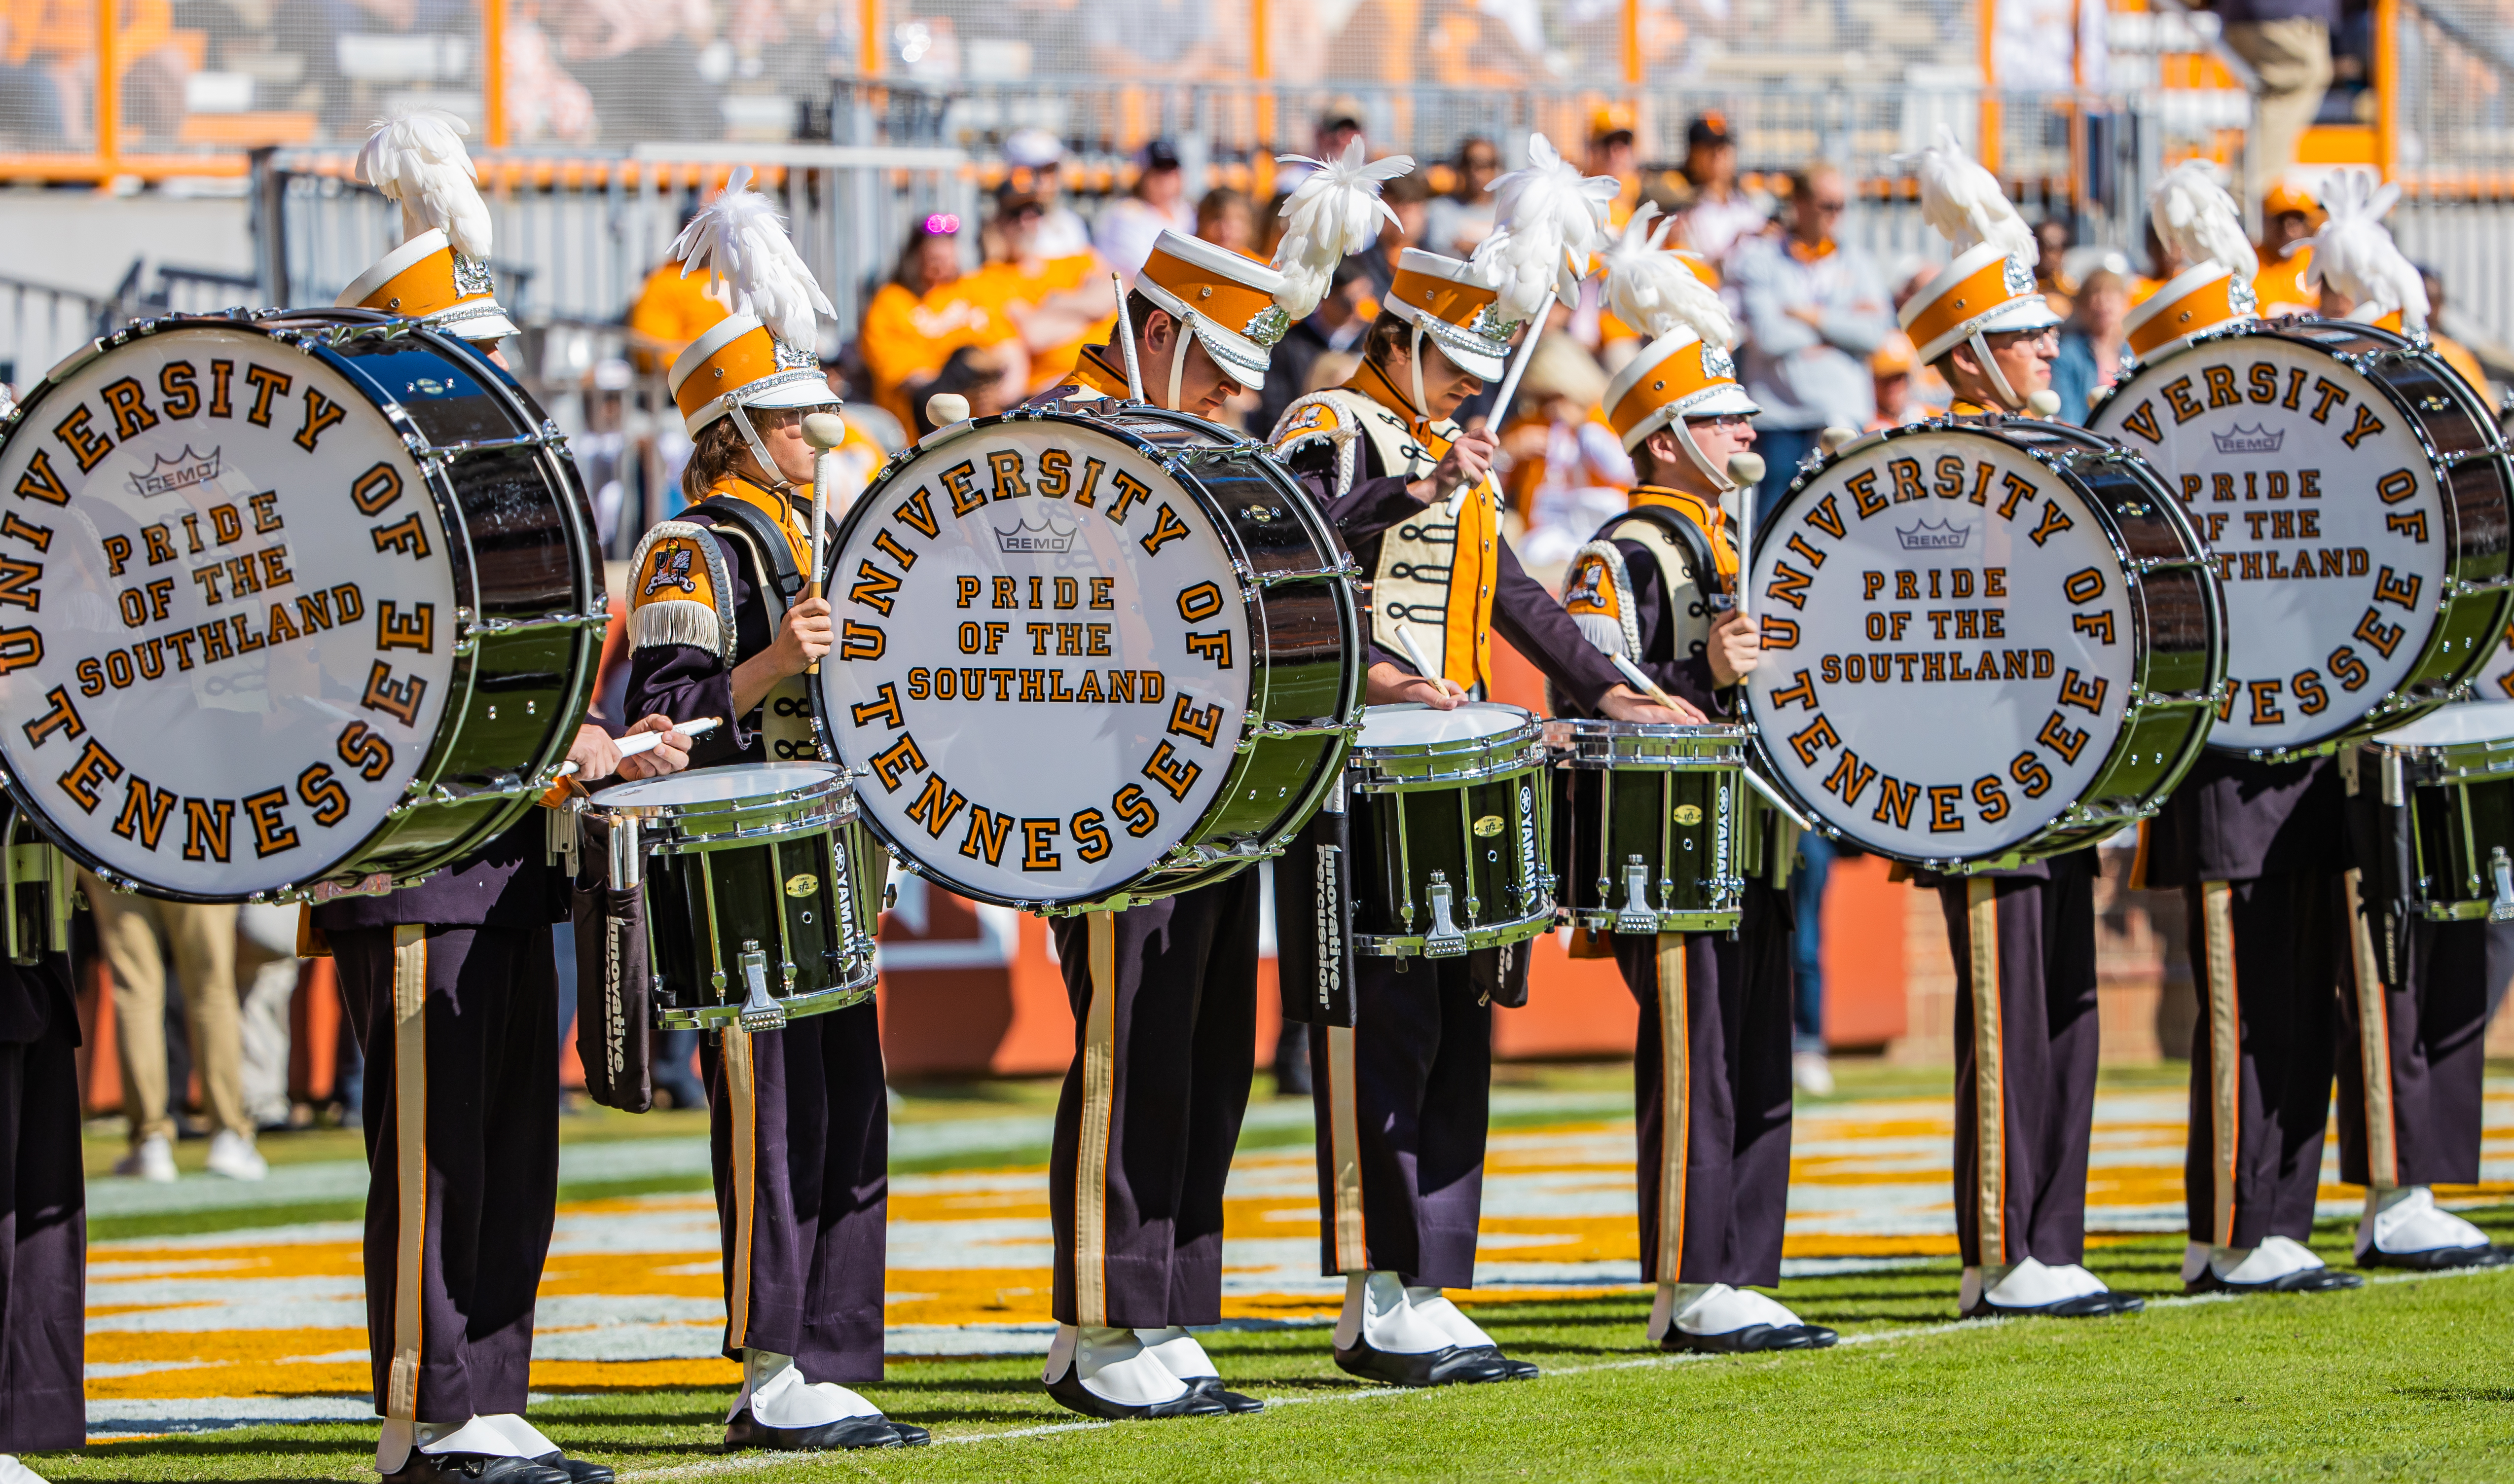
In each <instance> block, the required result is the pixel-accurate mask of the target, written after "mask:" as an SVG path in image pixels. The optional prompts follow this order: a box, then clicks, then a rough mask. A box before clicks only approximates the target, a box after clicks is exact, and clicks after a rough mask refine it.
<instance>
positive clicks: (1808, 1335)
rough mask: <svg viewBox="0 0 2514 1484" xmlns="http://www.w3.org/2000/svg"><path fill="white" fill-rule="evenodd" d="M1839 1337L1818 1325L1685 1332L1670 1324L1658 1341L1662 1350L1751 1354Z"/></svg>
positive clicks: (1820, 1344) (1824, 1344) (1826, 1343)
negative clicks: (1718, 1331)
mask: <svg viewBox="0 0 2514 1484" xmlns="http://www.w3.org/2000/svg"><path fill="white" fill-rule="evenodd" d="M1841 1339H1842V1334H1841V1332H1840V1331H1838V1330H1832V1329H1827V1328H1826V1327H1825V1326H1823V1325H1821V1324H1750V1325H1747V1326H1746V1327H1745V1328H1744V1329H1737V1330H1729V1331H1727V1332H1725V1333H1723V1334H1718V1335H1688V1334H1686V1333H1685V1332H1684V1331H1683V1329H1682V1328H1680V1327H1678V1326H1676V1325H1669V1326H1668V1330H1667V1334H1666V1336H1665V1337H1664V1338H1663V1339H1661V1340H1660V1341H1659V1343H1658V1347H1659V1348H1660V1349H1662V1350H1670V1351H1676V1352H1691V1353H1693V1354H1697V1355H1751V1354H1754V1353H1756V1352H1758V1351H1761V1350H1821V1349H1827V1348H1830V1347H1831V1346H1832V1345H1833V1344H1835V1343H1836V1342H1838V1341H1840V1340H1841Z"/></svg>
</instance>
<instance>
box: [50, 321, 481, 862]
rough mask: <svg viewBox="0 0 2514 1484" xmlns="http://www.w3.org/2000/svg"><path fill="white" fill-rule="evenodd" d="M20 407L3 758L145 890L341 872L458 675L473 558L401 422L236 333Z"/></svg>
mask: <svg viewBox="0 0 2514 1484" xmlns="http://www.w3.org/2000/svg"><path fill="white" fill-rule="evenodd" d="M428 374H429V375H431V376H439V377H445V378H448V379H454V378H458V377H459V376H460V375H462V373H461V372H460V371H459V370H458V369H457V368H456V367H455V366H454V365H453V364H452V363H450V362H442V361H435V360H431V361H430V362H429V372H428ZM26 411H27V416H25V417H24V418H22V419H21V420H20V421H19V422H18V423H17V424H16V427H15V429H14V430H13V431H12V433H11V435H10V436H9V439H8V442H7V444H6V446H5V447H0V490H13V491H15V492H16V496H15V498H12V499H10V500H9V501H7V511H8V514H9V516H10V518H9V519H7V520H6V521H0V757H5V761H6V764H7V767H8V768H9V771H10V772H11V773H12V774H13V775H14V776H15V777H16V778H17V779H18V780H19V783H20V787H21V788H22V789H23V790H24V791H25V793H26V795H27V796H28V797H29V798H30V799H31V800H33V801H34V804H35V807H36V809H37V811H38V813H40V814H41V815H42V817H43V819H44V822H46V824H47V825H48V826H49V827H50V828H51V829H52V830H53V831H55V832H56V833H57V834H59V835H60V836H61V837H62V838H63V839H64V840H65V841H66V842H67V843H68V844H70V845H71V846H72V847H73V848H74V849H75V850H76V851H77V852H78V853H80V854H81V855H83V856H84V857H85V858H86V859H88V860H89V861H92V862H97V863H100V864H101V865H102V866H103V867H105V868H106V869H109V870H111V871H114V872H116V873H118V874H120V875H123V876H127V877H129V878H131V879H132V880H135V881H138V882H140V883H141V884H142V886H144V887H149V888H152V889H155V890H158V891H161V892H168V893H181V894H183V895H187V896H193V897H205V898H216V899H221V900H228V901H233V900H237V899H240V898H243V897H245V896H247V895H249V894H252V893H256V892H264V891H269V890H272V889H275V888H278V887H281V886H285V885H294V884H300V883H306V882H312V881H317V880H321V879H323V878H324V877H325V876H326V875H327V874H329V873H330V872H331V871H332V870H333V868H334V867H336V866H338V865H339V864H341V863H342V862H345V861H346V860H347V859H348V858H349V857H351V856H352V855H353V854H354V853H355V852H356V850H357V848H358V847H359V846H360V845H361V844H363V843H364V842H365V841H366V840H367V838H368V837H369V836H371V835H373V834H374V833H375V832H376V830H377V829H378V828H379V827H381V826H382V825H383V824H385V821H386V817H387V814H388V812H389V811H390V810H391V809H392V808H393V807H394V806H395V805H397V804H399V803H401V802H402V800H403V798H404V796H405V790H406V787H407V785H408V784H409V782H411V780H412V778H413V777H414V776H415V775H416V774H417V773H418V771H419V767H420V764H421V763H422V762H423V761H424V760H425V759H426V755H427V751H428V748H429V746H430V745H431V743H432V742H434V741H435V739H436V736H437V731H438V725H439V722H440V721H441V720H442V717H443V712H444V708H445V699H446V696H447V694H448V692H449V691H450V690H451V689H452V685H453V678H454V664H455V650H456V645H457V643H458V641H459V639H460V634H459V633H458V629H459V628H460V621H459V620H458V619H457V618H456V608H455V590H454V566H453V563H452V562H451V561H450V560H449V559H448V554H447V553H448V543H447V541H446V537H445V528H444V524H443V522H442V521H441V520H440V519H439V518H438V514H437V506H436V497H435V496H434V495H433V494H432V493H431V492H430V490H429V489H428V486H427V481H426V477H425V476H423V475H422V473H421V472H420V469H419V466H418V465H417V463H416V462H414V461H412V459H411V457H410V454H409V451H408V450H407V449H406V448H405V447H404V446H403V444H402V440H401V434H400V433H399V432H398V431H397V430H396V429H395V428H394V427H393V426H392V425H391V424H390V423H389V422H387V421H385V416H384V414H383V413H382V412H380V411H379V410H378V409H377V406H376V404H375V402H374V401H373V400H371V396H370V393H369V392H368V391H367V390H366V389H364V388H363V387H362V386H361V385H360V384H358V383H355V382H352V381H350V380H348V379H347V378H346V377H345V376H343V375H342V374H341V373H339V372H337V371H334V370H333V369H332V368H331V367H330V366H329V365H327V364H325V363H324V362H322V361H320V360H317V359H316V358H315V357H314V356H312V355H309V354H307V353H305V352H304V351H302V350H298V349H296V348H293V347H291V346H288V345H284V344H281V343H280V342H278V341H273V340H271V339H270V338H268V337H267V336H262V335H255V334H251V333H248V332H246V331H243V330H237V329H228V328H224V327H222V326H216V325H207V326H197V327H196V326H174V327H168V328H166V329H162V330H160V331H158V332H157V333H155V334H152V335H149V336H146V337H143V338H142V339H139V340H135V341H131V342H129V343H128V344H124V345H121V346H117V347H116V348H114V349H112V350H109V351H106V352H105V353H104V354H102V355H101V356H98V357H97V358H95V359H94V360H91V361H89V362H88V363H87V364H86V365H84V366H82V367H80V368H78V369H77V370H76V371H74V372H72V373H70V375H69V376H68V378H67V380H66V381H63V382H62V383H61V384H59V385H55V386H50V387H46V388H41V389H39V391H38V392H37V394H36V397H35V399H34V400H33V401H32V402H31V403H30V404H29V406H28V408H27V410H26ZM518 761H521V759H518Z"/></svg>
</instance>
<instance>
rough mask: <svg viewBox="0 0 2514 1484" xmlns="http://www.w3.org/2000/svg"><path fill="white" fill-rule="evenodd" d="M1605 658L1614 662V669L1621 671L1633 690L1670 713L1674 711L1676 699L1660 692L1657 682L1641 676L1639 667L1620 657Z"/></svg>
mask: <svg viewBox="0 0 2514 1484" xmlns="http://www.w3.org/2000/svg"><path fill="white" fill-rule="evenodd" d="M1606 658H1607V659H1609V660H1612V661H1613V662H1615V668H1616V669H1619V670H1621V671H1623V674H1624V678H1625V679H1626V680H1629V681H1631V682H1632V683H1633V689H1634V690H1636V691H1639V692H1641V693H1642V695H1644V696H1647V697H1648V698H1649V699H1650V700H1652V701H1655V702H1658V703H1659V704H1660V705H1663V706H1665V707H1667V708H1668V709H1669V710H1671V711H1673V710H1675V709H1676V698H1675V697H1673V696H1670V695H1669V694H1668V693H1667V692H1665V691H1662V690H1660V689H1659V688H1658V682H1657V681H1655V680H1652V679H1651V678H1650V677H1648V676H1647V675H1644V674H1642V667H1641V666H1640V665H1638V664H1635V663H1633V662H1631V661H1630V660H1627V659H1625V658H1624V657H1623V656H1621V655H1608V656H1607V657H1606Z"/></svg>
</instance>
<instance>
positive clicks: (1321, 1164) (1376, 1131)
mask: <svg viewBox="0 0 2514 1484" xmlns="http://www.w3.org/2000/svg"><path fill="white" fill-rule="evenodd" d="M1526 951H1527V949H1526V948H1525V946H1524V945H1521V946H1519V947H1515V948H1486V949H1483V950H1481V951H1479V952H1475V953H1469V954H1466V955H1464V956H1463V957H1459V958H1443V959H1391V958H1375V957H1366V958H1361V959H1359V960H1358V962H1357V964H1356V969H1355V974H1354V993H1355V1005H1356V1007H1357V1008H1356V1018H1357V1021H1358V1023H1357V1024H1355V1025H1354V1027H1353V1028H1352V1029H1350V1030H1347V1029H1344V1028H1342V1027H1329V1028H1326V1029H1323V1030H1321V1031H1320V1032H1318V1034H1316V1035H1313V1036H1311V1037H1310V1078H1311V1081H1310V1086H1311V1098H1312V1100H1313V1102H1314V1103H1315V1105H1316V1107H1317V1119H1318V1210H1319V1211H1320V1213H1321V1214H1322V1217H1323V1220H1321V1221H1320V1222H1319V1223H1318V1224H1319V1238H1320V1241H1319V1247H1320V1261H1321V1263H1323V1270H1324V1271H1325V1272H1326V1273H1327V1275H1328V1276H1330V1277H1332V1276H1335V1275H1336V1274H1339V1273H1352V1272H1365V1271H1389V1270H1393V1271H1396V1272H1398V1273H1401V1274H1403V1275H1404V1279H1405V1281H1406V1282H1407V1283H1409V1284H1425V1285H1430V1286H1432V1287H1437V1288H1470V1287H1473V1286H1474V1284H1475V1281H1476V1223H1477V1220H1478V1219H1479V1218H1480V1216H1481V1215H1482V1213H1483V1199H1484V1133H1485V1126H1486V1124H1487V1123H1488V1122H1489V1121H1490V1115H1491V1109H1492V1004H1491V1001H1490V995H1491V992H1492V990H1493V988H1494V987H1495V985H1496V984H1497V983H1499V982H1500V980H1501V979H1503V978H1504V977H1506V976H1505V973H1504V971H1502V970H1500V969H1499V968H1497V967H1496V966H1497V963H1498V961H1499V959H1500V957H1501V955H1502V954H1504V953H1514V954H1523V953H1525V952H1526ZM1400 964H1402V965H1403V966H1404V968H1403V969H1402V971H1401V972H1400V970H1399V965H1400Z"/></svg>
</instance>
